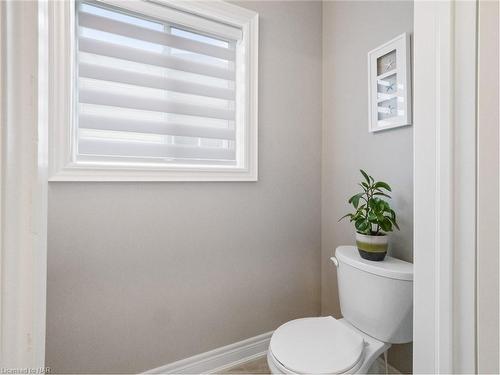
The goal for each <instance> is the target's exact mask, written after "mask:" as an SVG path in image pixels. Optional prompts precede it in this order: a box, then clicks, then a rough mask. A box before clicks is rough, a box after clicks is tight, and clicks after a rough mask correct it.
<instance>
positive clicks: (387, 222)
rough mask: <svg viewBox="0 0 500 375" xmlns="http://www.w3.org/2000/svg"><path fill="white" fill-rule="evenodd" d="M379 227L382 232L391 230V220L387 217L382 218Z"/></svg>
mask: <svg viewBox="0 0 500 375" xmlns="http://www.w3.org/2000/svg"><path fill="white" fill-rule="evenodd" d="M379 224H380V228H382V230H383V231H384V232H391V231H392V222H391V221H390V220H389V219H388V218H384V219H383V220H381V221H380V223H379Z"/></svg>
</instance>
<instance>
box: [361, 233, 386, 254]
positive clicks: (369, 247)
mask: <svg viewBox="0 0 500 375" xmlns="http://www.w3.org/2000/svg"><path fill="white" fill-rule="evenodd" d="M356 245H357V246H358V251H359V255H361V258H363V259H367V260H374V261H381V260H384V258H385V254H387V248H388V243H387V236H386V235H385V234H384V235H381V236H368V235H366V234H361V233H357V232H356Z"/></svg>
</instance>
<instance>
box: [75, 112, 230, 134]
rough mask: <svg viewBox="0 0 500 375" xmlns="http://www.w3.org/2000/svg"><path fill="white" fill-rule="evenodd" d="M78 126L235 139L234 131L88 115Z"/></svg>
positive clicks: (83, 117) (80, 117)
mask: <svg viewBox="0 0 500 375" xmlns="http://www.w3.org/2000/svg"><path fill="white" fill-rule="evenodd" d="M79 126H80V128H84V129H96V130H113V131H127V132H136V133H152V134H162V135H177V136H184V137H200V138H215V139H227V140H234V139H235V131H234V129H226V128H214V127H205V126H193V125H183V124H172V123H168V122H160V121H143V120H133V119H124V118H111V117H104V116H96V115H90V114H80V116H79Z"/></svg>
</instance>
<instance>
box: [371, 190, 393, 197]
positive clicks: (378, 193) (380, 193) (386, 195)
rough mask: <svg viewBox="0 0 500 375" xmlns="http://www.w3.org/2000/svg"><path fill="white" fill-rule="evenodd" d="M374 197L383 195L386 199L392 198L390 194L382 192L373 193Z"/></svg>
mask: <svg viewBox="0 0 500 375" xmlns="http://www.w3.org/2000/svg"><path fill="white" fill-rule="evenodd" d="M373 195H382V196H384V197H387V198H391V196H390V195H389V194H386V193H383V192H381V191H376V192H375V193H373Z"/></svg>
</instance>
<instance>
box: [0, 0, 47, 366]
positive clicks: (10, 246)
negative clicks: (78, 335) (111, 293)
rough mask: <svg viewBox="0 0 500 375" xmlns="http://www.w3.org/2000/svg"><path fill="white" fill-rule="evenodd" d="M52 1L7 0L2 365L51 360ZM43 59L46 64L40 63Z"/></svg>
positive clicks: (3, 28)
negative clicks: (48, 36)
mask: <svg viewBox="0 0 500 375" xmlns="http://www.w3.org/2000/svg"><path fill="white" fill-rule="evenodd" d="M46 6H47V3H46V2H45V1H42V2H28V1H20V2H16V1H7V2H0V18H1V20H0V35H1V41H0V47H1V57H2V63H1V80H0V81H1V82H2V85H1V87H0V90H1V99H2V102H1V113H0V114H1V121H2V127H1V134H0V140H1V159H0V160H1V175H0V182H1V199H0V208H1V231H0V236H1V242H0V250H1V263H0V266H1V273H0V275H1V276H0V293H1V307H0V314H1V321H0V329H1V331H0V334H1V340H0V343H1V348H0V367H2V368H41V367H43V366H44V362H45V304H46V255H47V245H46V244H47V142H46V141H47V137H46V135H47V133H46V126H47V107H46V103H45V100H46V98H47V92H46V88H47V86H46V74H39V73H40V72H39V67H44V66H45V68H46V64H44V63H45V62H46V58H47V56H46V53H45V51H44V50H43V48H38V46H42V45H43V44H41V43H40V38H44V37H45V33H46V30H45V28H44V26H45V23H44V22H43V20H44V17H45V13H46ZM38 61H40V62H41V63H40V64H38V63H37V62H38Z"/></svg>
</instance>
